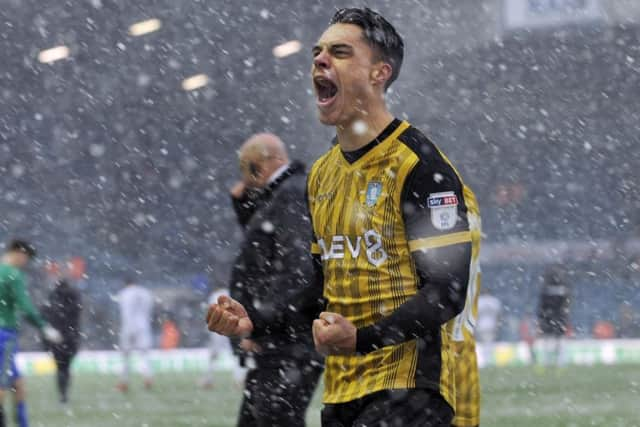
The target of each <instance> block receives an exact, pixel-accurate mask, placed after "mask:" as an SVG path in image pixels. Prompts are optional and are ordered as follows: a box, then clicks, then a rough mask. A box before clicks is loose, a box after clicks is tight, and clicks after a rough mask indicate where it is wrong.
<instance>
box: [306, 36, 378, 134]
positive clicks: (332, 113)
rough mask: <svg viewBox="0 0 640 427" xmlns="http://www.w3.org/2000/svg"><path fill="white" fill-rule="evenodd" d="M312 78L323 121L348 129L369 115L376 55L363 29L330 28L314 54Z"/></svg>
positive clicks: (321, 38)
mask: <svg viewBox="0 0 640 427" xmlns="http://www.w3.org/2000/svg"><path fill="white" fill-rule="evenodd" d="M312 54H313V65H312V67H311V76H312V79H313V87H314V89H315V93H316V105H317V106H318V113H319V118H320V121H321V122H322V123H323V124H325V125H332V126H335V125H349V124H352V123H353V122H354V121H355V120H356V119H357V118H358V117H361V116H362V115H363V114H364V112H365V111H366V110H365V109H366V107H367V104H368V100H370V99H371V98H372V97H373V96H374V95H375V91H376V89H375V86H374V80H373V72H374V70H375V67H376V66H378V64H375V63H374V53H373V51H372V49H371V47H370V46H369V44H368V43H367V42H366V40H365V39H364V38H363V34H362V29H361V28H360V27H358V26H357V25H352V24H334V25H331V26H330V27H329V28H327V30H326V31H325V32H324V34H322V36H321V37H320V39H319V40H318V42H317V43H316V45H315V46H314V47H313V50H312Z"/></svg>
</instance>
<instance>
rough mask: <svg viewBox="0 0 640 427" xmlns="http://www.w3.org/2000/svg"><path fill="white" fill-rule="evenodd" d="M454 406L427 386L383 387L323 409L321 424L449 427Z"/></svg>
mask: <svg viewBox="0 0 640 427" xmlns="http://www.w3.org/2000/svg"><path fill="white" fill-rule="evenodd" d="M452 420H453V409H451V406H449V404H448V403H447V401H446V400H444V398H443V397H442V396H440V394H438V393H437V392H435V391H432V390H426V389H409V390H383V391H379V392H377V393H373V394H370V395H368V396H365V397H363V398H361V399H356V400H352V401H351V402H346V403H337V404H328V405H325V406H324V409H323V410H322V427H365V426H366V427H382V426H385V427H450V426H451V421H452Z"/></svg>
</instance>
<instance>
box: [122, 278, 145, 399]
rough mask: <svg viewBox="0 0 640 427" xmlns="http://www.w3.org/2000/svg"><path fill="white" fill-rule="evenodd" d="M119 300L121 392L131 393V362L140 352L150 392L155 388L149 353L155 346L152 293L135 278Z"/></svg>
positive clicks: (128, 283) (143, 371) (126, 285)
mask: <svg viewBox="0 0 640 427" xmlns="http://www.w3.org/2000/svg"><path fill="white" fill-rule="evenodd" d="M116 301H117V303H118V306H119V308H120V351H121V352H122V359H123V367H122V374H121V377H120V382H119V383H118V389H119V390H120V391H122V392H126V391H128V390H129V377H130V374H131V360H130V359H131V353H132V352H133V351H137V352H138V353H139V356H140V358H141V371H142V372H141V373H142V376H143V378H144V386H145V388H146V389H150V388H151V387H152V385H153V371H152V369H151V363H150V360H149V350H150V349H151V347H152V344H153V337H152V335H151V316H152V314H153V303H154V299H153V294H152V293H151V291H150V290H148V289H146V288H144V287H142V286H140V285H138V284H136V283H135V282H134V281H133V280H132V279H128V280H126V282H125V287H124V288H123V289H122V290H121V291H120V292H118V294H117V295H116Z"/></svg>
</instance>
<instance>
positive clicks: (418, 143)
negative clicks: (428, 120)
mask: <svg viewBox="0 0 640 427" xmlns="http://www.w3.org/2000/svg"><path fill="white" fill-rule="evenodd" d="M398 141H399V142H400V143H401V144H403V145H404V146H406V147H407V148H408V149H409V150H411V151H412V152H413V153H414V154H415V155H416V156H417V157H418V159H419V160H420V162H419V163H420V164H422V165H423V166H426V165H430V166H436V165H443V164H444V165H447V163H448V162H447V161H446V159H445V158H444V155H443V154H442V152H441V151H440V149H439V148H438V147H437V146H436V144H434V143H433V141H431V139H429V137H428V136H427V135H426V134H425V133H424V132H422V131H421V130H420V129H418V128H417V127H415V126H413V125H409V127H407V128H406V129H405V130H404V132H402V133H401V134H400V135H398Z"/></svg>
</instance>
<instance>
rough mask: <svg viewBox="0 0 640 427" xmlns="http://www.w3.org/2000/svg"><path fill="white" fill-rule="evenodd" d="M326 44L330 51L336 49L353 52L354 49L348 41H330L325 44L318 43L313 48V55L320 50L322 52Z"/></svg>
mask: <svg viewBox="0 0 640 427" xmlns="http://www.w3.org/2000/svg"><path fill="white" fill-rule="evenodd" d="M324 46H327V49H328V50H329V51H330V52H335V51H336V50H344V51H347V52H348V53H351V52H352V51H353V46H351V45H350V44H348V43H328V44H325V45H322V44H316V45H314V46H313V48H312V49H311V53H312V54H313V56H316V55H318V54H319V53H320V52H322V49H323V47H324Z"/></svg>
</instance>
